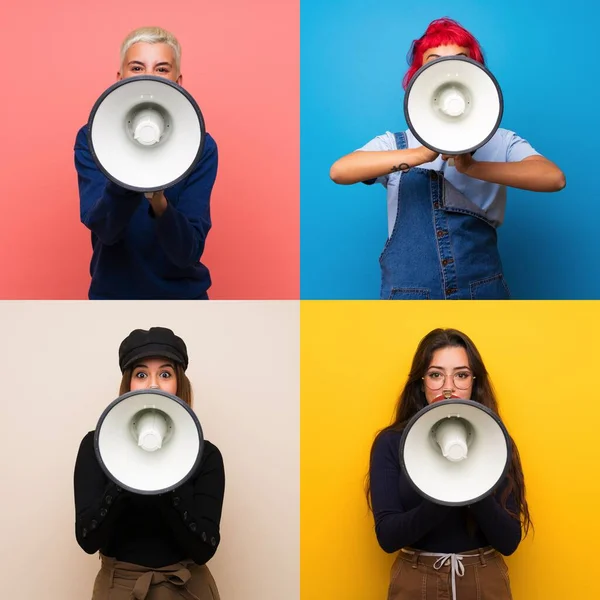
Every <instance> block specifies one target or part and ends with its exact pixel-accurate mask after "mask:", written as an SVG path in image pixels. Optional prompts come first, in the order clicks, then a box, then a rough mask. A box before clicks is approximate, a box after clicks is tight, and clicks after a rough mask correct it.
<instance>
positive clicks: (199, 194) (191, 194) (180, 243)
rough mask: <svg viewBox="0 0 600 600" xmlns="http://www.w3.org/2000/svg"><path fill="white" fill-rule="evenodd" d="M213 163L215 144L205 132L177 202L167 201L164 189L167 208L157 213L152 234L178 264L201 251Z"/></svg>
mask: <svg viewBox="0 0 600 600" xmlns="http://www.w3.org/2000/svg"><path fill="white" fill-rule="evenodd" d="M217 166H218V155H217V145H216V143H215V141H214V140H213V139H212V137H210V136H208V135H207V136H206V142H205V146H204V152H203V154H202V159H201V160H200V163H199V165H198V166H197V167H196V168H195V169H194V171H192V173H191V174H190V175H189V176H188V178H187V181H186V185H185V187H184V188H183V190H182V191H181V193H180V195H179V198H178V200H177V206H174V205H173V204H172V203H171V202H170V201H169V190H166V191H165V198H166V199H167V208H166V210H165V212H164V213H163V214H162V215H161V216H160V217H155V221H156V234H157V236H158V241H159V243H160V245H161V247H162V248H163V250H164V251H165V253H166V254H167V256H168V257H169V259H170V260H171V261H172V262H173V263H174V264H176V265H177V266H178V267H181V268H185V267H188V266H192V265H194V264H196V263H197V262H198V261H199V260H200V257H201V256H202V253H203V252H204V245H205V243H206V237H207V235H208V232H209V230H210V228H211V217H210V195H211V192H212V188H213V185H214V183H215V179H216V176H217Z"/></svg>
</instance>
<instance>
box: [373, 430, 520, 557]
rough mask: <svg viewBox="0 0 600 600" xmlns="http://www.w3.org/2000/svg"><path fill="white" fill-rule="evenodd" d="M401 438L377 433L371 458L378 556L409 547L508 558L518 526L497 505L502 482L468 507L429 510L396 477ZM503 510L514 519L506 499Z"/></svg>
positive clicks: (401, 476) (403, 480)
mask: <svg viewBox="0 0 600 600" xmlns="http://www.w3.org/2000/svg"><path fill="white" fill-rule="evenodd" d="M401 437H402V432H399V431H389V430H388V431H383V432H382V433H380V434H379V436H378V437H377V439H376V440H375V443H374V447H373V454H372V458H371V468H370V478H371V498H372V504H373V513H374V517H375V533H376V534H377V540H378V541H379V545H380V546H381V547H382V548H383V550H385V551H386V552H396V551H397V550H400V549H401V548H406V547H412V548H415V549H418V550H423V551H425V552H441V553H461V552H468V551H470V550H475V549H476V548H483V547H485V546H492V547H494V548H495V549H496V550H498V552H500V553H501V554H504V555H509V554H512V553H513V552H514V551H515V550H516V549H517V546H518V545H519V542H520V541H521V525H520V522H519V521H518V520H517V519H514V518H513V517H511V516H510V515H509V514H508V513H507V512H506V511H505V510H504V509H503V508H502V507H501V506H500V503H499V501H498V499H499V498H500V494H501V492H502V490H503V489H504V486H505V485H506V483H507V480H506V479H505V480H504V481H503V482H502V483H501V485H500V486H499V487H498V489H497V490H496V491H495V492H494V493H493V494H491V495H489V496H487V497H486V498H484V499H483V500H480V501H479V502H476V503H475V504H471V505H470V506H469V507H467V506H463V507H450V506H442V505H439V504H435V503H433V502H431V501H429V500H426V499H424V498H423V497H422V496H420V495H419V494H418V493H417V492H416V491H415V489H414V488H413V487H412V486H411V485H410V483H409V481H408V479H407V477H406V475H405V474H404V472H403V471H402V468H401V466H400V460H399V447H400V439H401ZM508 506H509V507H510V509H511V511H513V512H515V513H517V514H518V510H517V506H516V502H515V498H514V496H513V495H512V494H511V495H509V498H508ZM469 522H470V523H471V525H470V526H469Z"/></svg>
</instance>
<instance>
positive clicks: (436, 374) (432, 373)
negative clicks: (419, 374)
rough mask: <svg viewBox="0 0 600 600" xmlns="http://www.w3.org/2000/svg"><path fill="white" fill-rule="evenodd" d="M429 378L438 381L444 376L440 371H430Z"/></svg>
mask: <svg viewBox="0 0 600 600" xmlns="http://www.w3.org/2000/svg"><path fill="white" fill-rule="evenodd" d="M427 377H429V379H433V380H434V381H435V380H436V379H439V378H440V377H443V375H442V373H440V372H439V371H429V373H427Z"/></svg>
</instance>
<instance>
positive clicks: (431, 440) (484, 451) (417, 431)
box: [400, 398, 510, 506]
mask: <svg viewBox="0 0 600 600" xmlns="http://www.w3.org/2000/svg"><path fill="white" fill-rule="evenodd" d="M509 461H510V438H509V435H508V432H507V431H506V428H505V427H504V425H503V424H502V421H501V420H500V418H499V417H498V415H496V414H494V413H493V412H492V411H491V410H490V409H489V408H487V407H485V406H483V404H480V403H479V402H474V401H472V400H459V399H454V398H452V399H449V400H441V401H439V402H434V403H432V404H430V405H428V406H426V407H425V408H423V409H422V410H420V411H419V412H418V413H417V414H416V415H415V416H414V417H413V418H412V419H411V420H410V421H409V423H408V425H407V426H406V428H405V429H404V431H403V434H402V439H401V441H400V463H401V465H402V469H403V471H404V473H405V474H406V476H407V478H408V480H409V482H410V484H411V485H412V486H413V487H414V488H415V490H416V491H417V492H418V493H419V494H420V495H421V496H423V497H425V498H428V499H429V500H431V501H433V502H435V503H437V504H445V505H448V506H464V505H467V504H472V503H473V502H477V501H478V500H481V499H482V498H485V497H486V496H487V495H488V494H490V493H491V492H492V491H493V490H494V488H495V487H496V486H497V485H498V484H499V483H500V481H501V480H502V479H503V477H504V476H505V474H506V471H507V469H508V466H509Z"/></svg>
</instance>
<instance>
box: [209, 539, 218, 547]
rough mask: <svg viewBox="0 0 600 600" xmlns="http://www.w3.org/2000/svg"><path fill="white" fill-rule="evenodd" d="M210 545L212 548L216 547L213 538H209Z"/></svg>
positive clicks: (215, 541)
mask: <svg viewBox="0 0 600 600" xmlns="http://www.w3.org/2000/svg"><path fill="white" fill-rule="evenodd" d="M210 545H211V546H213V547H214V546H216V545H217V540H215V538H214V537H211V538H210Z"/></svg>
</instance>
